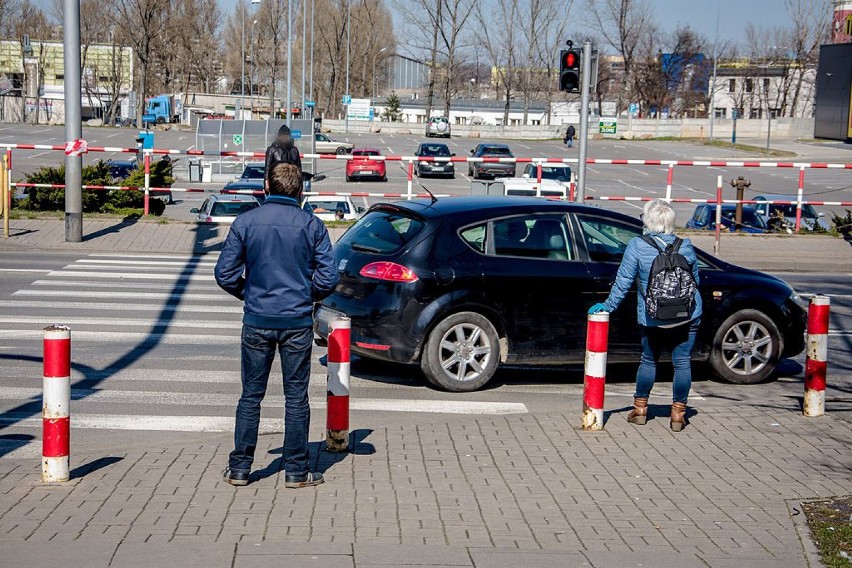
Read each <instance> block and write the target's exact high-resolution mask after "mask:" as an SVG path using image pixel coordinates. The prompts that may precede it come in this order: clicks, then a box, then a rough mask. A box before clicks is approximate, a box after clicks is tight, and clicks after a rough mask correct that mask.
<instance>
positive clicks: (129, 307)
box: [0, 300, 243, 319]
mask: <svg viewBox="0 0 852 568" xmlns="http://www.w3.org/2000/svg"><path fill="white" fill-rule="evenodd" d="M0 307H4V308H38V309H44V310H66V309H67V310H72V309H85V310H89V311H92V310H120V311H143V312H150V311H152V310H156V311H158V312H163V313H165V312H174V313H182V312H192V313H198V306H181V305H162V304H122V303H111V302H41V301H35V300H33V301H27V300H20V301H14V300H0ZM211 312H215V313H216V314H241V313H243V307H242V305H234V306H223V305H217V306H216V307H215V309H214V310H211ZM53 319H56V318H53Z"/></svg>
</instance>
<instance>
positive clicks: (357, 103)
mask: <svg viewBox="0 0 852 568" xmlns="http://www.w3.org/2000/svg"><path fill="white" fill-rule="evenodd" d="M370 110H371V101H370V99H352V100H351V101H350V102H349V106H348V107H347V111H346V113H347V116H348V117H349V120H370Z"/></svg>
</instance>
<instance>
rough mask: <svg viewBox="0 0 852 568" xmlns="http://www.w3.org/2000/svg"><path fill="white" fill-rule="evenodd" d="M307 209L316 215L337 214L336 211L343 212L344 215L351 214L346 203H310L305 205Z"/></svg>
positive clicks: (329, 201) (330, 201) (332, 201)
mask: <svg viewBox="0 0 852 568" xmlns="http://www.w3.org/2000/svg"><path fill="white" fill-rule="evenodd" d="M305 209H307V210H309V211H313V212H314V213H335V212H336V211H343V212H344V213H346V214H348V213H350V211H351V210H350V209H349V203H347V202H346V201H334V200H328V201H308V202H306V203H305Z"/></svg>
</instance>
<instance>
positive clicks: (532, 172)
mask: <svg viewBox="0 0 852 568" xmlns="http://www.w3.org/2000/svg"><path fill="white" fill-rule="evenodd" d="M521 177H525V178H530V179H538V166H537V165H536V164H527V165H526V166H524V171H523V173H521ZM541 179H543V180H545V179H549V180H553V181H555V182H559V183H561V184H563V185H565V186H567V185H568V184H569V183H571V167H570V166H566V165H562V164H542V165H541Z"/></svg>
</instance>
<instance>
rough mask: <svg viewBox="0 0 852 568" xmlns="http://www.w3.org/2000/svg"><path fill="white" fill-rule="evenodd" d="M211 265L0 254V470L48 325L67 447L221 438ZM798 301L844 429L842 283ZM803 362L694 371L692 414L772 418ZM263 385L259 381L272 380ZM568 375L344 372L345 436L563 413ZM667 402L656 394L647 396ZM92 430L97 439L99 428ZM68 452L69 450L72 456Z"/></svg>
mask: <svg viewBox="0 0 852 568" xmlns="http://www.w3.org/2000/svg"><path fill="white" fill-rule="evenodd" d="M214 262H215V256H203V257H188V256H182V255H122V254H108V253H102V254H90V255H85V254H81V253H68V252H26V253H23V252H12V251H8V252H6V251H4V252H2V253H0V283H2V286H0V456H2V455H4V454H5V455H9V456H16V457H22V456H36V455H38V452H39V451H40V445H39V444H38V443H37V442H38V437H39V436H38V428H39V424H40V413H41V401H40V397H41V379H40V377H41V337H42V331H41V330H42V329H43V327H45V326H46V325H47V324H50V323H65V324H68V325H70V326H71V328H72V337H73V356H72V362H73V364H72V367H73V377H72V399H73V403H72V408H73V410H72V412H73V415H74V417H75V424H76V428H75V434H74V436H75V440H76V441H79V442H80V443H86V444H87V445H88V446H90V447H101V448H111V447H115V446H116V445H117V444H134V443H137V442H140V443H141V442H142V441H144V440H145V439H146V438H150V436H151V435H152V434H151V432H150V431H151V430H158V431H164V430H168V431H170V433H169V434H168V435H169V436H171V437H176V438H181V439H197V438H198V437H199V436H201V437H202V438H203V436H204V435H205V433H206V432H227V431H229V429H230V426H229V425H228V424H229V423H228V420H230V418H231V417H232V416H233V409H234V405H235V403H236V400H237V397H238V393H239V366H240V365H239V333H240V325H241V324H240V318H241V304H240V303H239V302H238V301H236V300H234V299H232V298H231V297H230V296H228V295H226V294H225V293H224V292H221V291H220V290H218V288H217V287H216V285H215V282H214V281H213V277H212V266H213V264H214ZM782 276H783V277H785V278H786V279H787V280H788V281H789V282H790V283H791V284H793V285H794V286H796V287H797V288H798V289H799V291H800V292H803V293H818V292H821V293H828V294H831V295H833V299H832V321H831V330H832V332H831V337H830V341H829V377H830V378H829V383H830V387H829V390H828V393H827V399H828V408H829V410H830V411H832V412H835V413H836V414H837V415H838V416H840V417H850V415H852V335H850V332H849V329H850V328H852V295H850V294H849V287H848V281H849V275H830V274H795V275H793V274H790V275H782ZM324 354H325V350H324V349H322V348H315V349H314V354H313V363H312V366H311V389H310V390H311V396H312V400H313V403H314V404H315V414H314V420H315V421H320V422H319V423H322V421H324V411H323V410H324V407H323V404H324V399H325V397H324V394H325V379H326V375H325V367H324V366H323V359H322V357H323V355H324ZM802 364H803V357H802V356H800V357H798V358H796V359H794V360H785V361H784V362H782V365H781V367H780V372H779V376H778V377H777V378H776V379H774V380H772V381H771V382H768V383H766V384H761V385H754V386H736V385H730V384H724V383H719V382H716V381H714V380H712V379H711V378H710V375H709V373H708V372H707V370H706V369H704V368H703V367H700V366H699V367H696V370H695V382H694V389H693V393H692V399H691V400H692V404H694V405H711V404H712V405H728V404H758V405H767V406H770V407H771V406H772V405H775V404H781V403H782V402H784V401H788V400H789V398H791V397H792V398H800V397H801V395H802ZM608 372H609V380H608V386H607V403H606V406H607V408H620V407H622V406H626V405H628V404H629V403H630V401H631V396H632V387H633V377H634V376H635V365H619V366H614V365H611V366H610V367H609V371H608ZM275 375H276V373H273V376H275ZM582 381H583V378H582V369H581V368H579V367H568V368H558V369H522V368H513V369H505V370H501V371H500V372H499V373H498V375H497V376H496V377H495V379H494V381H493V384H492V385H490V386H489V388H487V389H485V390H483V391H480V392H476V393H469V394H452V393H444V392H440V391H436V390H434V389H432V388H430V387H428V386H427V385H426V383H425V381H424V379H423V378H422V376H421V375H420V372H419V370H418V369H417V368H413V367H407V366H397V365H388V364H379V363H375V362H371V361H367V360H356V361H354V362H353V364H352V381H351V389H352V406H353V418H352V420H353V423H358V424H365V423H370V422H371V421H382V422H385V421H388V420H405V421H409V422H411V421H417V422H423V423H428V422H431V421H434V420H436V419H438V416H440V417H441V418H440V419H441V420H448V421H452V416H453V415H456V414H468V415H469V414H505V413H525V412H535V413H539V412H552V411H564V409H565V408H566V406H568V407H570V408H576V409H577V418H578V423H579V417H580V407H581V393H582ZM670 393H671V383H670V381H669V380H661V382H660V384H659V385H658V386H657V389H656V390H655V391H654V397H655V398H656V402H660V403H665V401H666V400H667V398H668V397H669V396H670ZM282 404H283V401H282V397H281V391H280V387H278V386H277V385H276V381H274V380H273V381H272V383H271V388H270V394H269V396H268V399H267V403H266V404H265V406H264V411H263V417H264V418H266V419H269V420H273V421H274V420H276V419H280V417H281V414H282ZM271 424H272V425H269V424H267V426H266V427H268V428H271V429H273V430H274V423H271ZM99 425H100V426H99ZM75 443H76V442H75Z"/></svg>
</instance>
